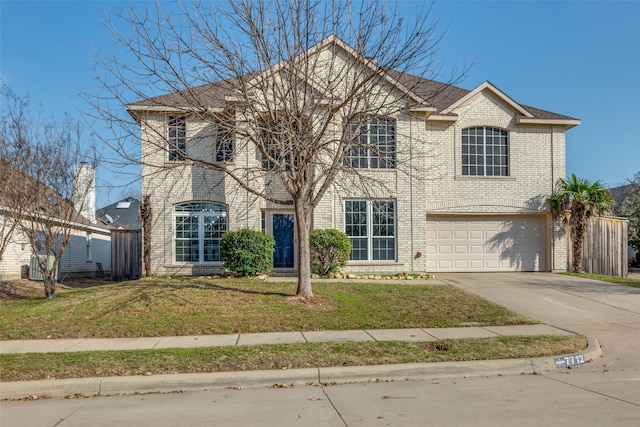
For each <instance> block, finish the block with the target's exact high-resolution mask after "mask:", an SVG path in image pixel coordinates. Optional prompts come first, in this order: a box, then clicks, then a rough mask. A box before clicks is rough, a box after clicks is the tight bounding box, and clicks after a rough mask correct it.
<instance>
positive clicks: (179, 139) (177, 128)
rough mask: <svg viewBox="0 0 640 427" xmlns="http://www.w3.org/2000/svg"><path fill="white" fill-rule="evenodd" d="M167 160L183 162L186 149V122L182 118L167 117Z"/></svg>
mask: <svg viewBox="0 0 640 427" xmlns="http://www.w3.org/2000/svg"><path fill="white" fill-rule="evenodd" d="M168 142H169V146H168V151H169V160H172V161H183V160H184V159H185V158H184V154H185V150H186V148H187V120H186V119H185V118H184V117H169V134H168Z"/></svg>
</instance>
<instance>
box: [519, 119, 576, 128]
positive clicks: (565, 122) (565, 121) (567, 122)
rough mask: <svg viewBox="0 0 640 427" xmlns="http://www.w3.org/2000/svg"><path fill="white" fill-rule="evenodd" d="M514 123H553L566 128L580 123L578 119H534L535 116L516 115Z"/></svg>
mask: <svg viewBox="0 0 640 427" xmlns="http://www.w3.org/2000/svg"><path fill="white" fill-rule="evenodd" d="M516 124H519V125H554V126H564V127H565V128H566V129H571V128H572V127H574V126H578V125H579V124H580V120H578V119H536V118H529V117H522V116H517V118H516Z"/></svg>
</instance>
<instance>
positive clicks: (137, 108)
mask: <svg viewBox="0 0 640 427" xmlns="http://www.w3.org/2000/svg"><path fill="white" fill-rule="evenodd" d="M127 110H128V111H129V112H141V113H183V114H188V113H194V112H201V111H202V109H199V108H192V107H170V106H164V105H149V106H146V105H127ZM205 111H206V112H208V113H222V112H223V111H224V108H212V107H209V108H206V109H205Z"/></svg>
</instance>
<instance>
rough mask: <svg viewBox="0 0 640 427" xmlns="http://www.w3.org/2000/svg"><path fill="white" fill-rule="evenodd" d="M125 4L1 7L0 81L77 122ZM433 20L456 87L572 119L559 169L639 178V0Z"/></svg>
mask: <svg viewBox="0 0 640 427" xmlns="http://www.w3.org/2000/svg"><path fill="white" fill-rule="evenodd" d="M401 5H402V7H403V9H404V10H406V13H407V14H410V13H411V11H412V10H413V9H415V5H414V4H412V3H411V2H402V4H401ZM126 7H127V4H126V3H125V2H121V1H112V2H104V1H86V0H85V1H7V0H0V75H1V76H2V78H3V79H4V81H5V83H7V84H8V85H9V87H11V89H13V91H14V92H16V93H17V94H20V95H23V94H26V93H28V94H29V95H30V96H31V97H32V99H33V100H34V101H35V102H42V104H43V106H44V108H45V110H46V111H47V112H52V113H53V112H55V113H56V116H59V117H61V116H62V112H65V111H66V112H69V113H71V114H73V115H76V116H77V117H78V118H79V117H80V111H86V110H87V109H89V108H90V107H89V106H88V105H87V104H86V103H85V102H84V101H83V100H82V99H81V98H80V97H79V96H78V91H83V92H88V93H98V90H99V87H98V86H97V84H96V83H95V80H94V77H95V74H94V71H93V69H92V64H93V52H94V49H97V50H99V51H103V52H111V51H113V50H114V49H116V47H115V44H114V42H113V40H112V36H111V35H110V33H109V32H108V31H107V29H106V28H105V27H104V25H103V24H102V22H101V17H102V16H104V14H105V11H106V10H108V9H110V10H116V11H117V10H119V9H123V8H126ZM432 17H433V18H434V19H437V20H438V21H439V25H438V30H439V32H440V33H444V38H443V40H442V42H441V44H440V58H441V59H442V60H444V61H445V70H446V69H448V67H449V68H450V67H451V66H453V65H454V63H456V62H458V63H462V62H464V61H466V62H473V64H474V65H473V67H472V68H471V71H470V73H469V75H468V76H467V77H466V79H465V80H464V81H462V82H461V83H460V84H459V86H461V87H464V88H466V89H473V88H474V87H476V86H477V85H479V84H481V83H482V82H484V81H485V80H489V81H491V82H492V83H493V84H494V85H495V86H497V87H498V88H500V89H501V90H502V91H504V92H505V93H506V94H507V95H509V96H510V97H511V98H513V99H514V100H515V101H517V102H519V103H522V104H525V105H530V106H533V107H537V108H541V109H545V110H549V111H553V112H556V113H560V114H564V115H568V116H571V117H575V118H579V119H580V120H581V121H582V124H581V125H580V126H578V127H576V128H573V129H571V130H570V131H568V132H567V150H566V154H567V173H568V174H570V173H575V174H576V175H578V176H580V177H584V178H588V179H591V180H596V179H599V180H602V181H603V182H604V183H605V184H607V185H609V186H616V185H620V184H624V183H625V181H626V180H628V179H630V178H631V177H632V176H633V175H634V174H635V173H636V172H639V171H640V132H639V131H638V129H639V124H640V30H638V22H640V1H620V2H616V1H554V2H551V1H550V2H543V1H531V2H528V1H500V2H489V1H473V2H469V1H440V2H439V3H437V4H436V5H435V7H434V9H433V12H432ZM109 169H110V168H108V167H107V166H106V165H105V166H101V167H99V168H98V200H97V204H98V206H104V205H107V204H109V203H112V202H114V201H117V200H118V199H119V198H120V197H121V196H122V194H123V190H124V189H123V186H126V185H127V184H128V183H129V182H130V181H131V177H130V176H126V175H121V174H118V173H115V172H113V171H110V170H109ZM132 187H134V188H135V187H136V184H132Z"/></svg>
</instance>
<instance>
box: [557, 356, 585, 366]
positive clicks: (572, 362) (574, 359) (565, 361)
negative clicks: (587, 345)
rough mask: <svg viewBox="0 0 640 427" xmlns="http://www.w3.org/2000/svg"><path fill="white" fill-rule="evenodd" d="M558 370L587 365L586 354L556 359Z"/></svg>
mask: <svg viewBox="0 0 640 427" xmlns="http://www.w3.org/2000/svg"><path fill="white" fill-rule="evenodd" d="M555 361H556V368H570V367H572V366H580V365H584V364H585V363H587V361H586V360H585V359H584V354H572V355H571V356H562V357H556V358H555Z"/></svg>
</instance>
